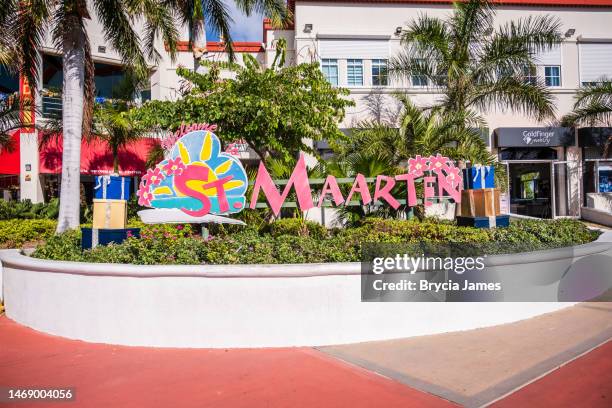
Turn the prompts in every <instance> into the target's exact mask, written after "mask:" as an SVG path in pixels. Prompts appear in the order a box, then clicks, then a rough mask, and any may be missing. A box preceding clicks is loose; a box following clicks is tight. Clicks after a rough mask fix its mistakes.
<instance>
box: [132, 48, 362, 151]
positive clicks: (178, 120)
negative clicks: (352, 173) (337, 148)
mask: <svg viewBox="0 0 612 408" xmlns="http://www.w3.org/2000/svg"><path fill="white" fill-rule="evenodd" d="M283 54H284V49H282V42H281V47H280V51H279V52H278V53H277V56H276V58H275V60H274V61H275V62H274V63H273V64H272V65H271V66H270V67H267V68H264V67H262V66H261V65H260V64H259V63H258V62H257V61H256V60H255V58H254V57H253V56H251V55H249V54H245V55H244V56H243V60H244V66H239V65H237V64H216V63H209V66H210V70H209V71H208V72H207V73H206V74H198V73H194V72H192V71H189V70H186V69H178V70H177V73H178V74H179V75H180V76H182V77H183V78H185V79H186V80H188V81H189V83H190V84H191V89H189V90H188V91H187V92H186V93H185V94H184V95H183V98H181V99H179V100H177V101H149V102H147V103H146V104H145V105H144V106H143V107H142V108H140V109H137V110H135V111H134V112H133V113H132V114H133V115H134V117H135V119H136V120H138V121H141V122H142V123H143V125H145V126H149V127H153V126H158V127H160V128H162V129H171V130H172V129H177V128H179V127H180V126H181V124H183V122H184V121H189V122H207V123H214V124H217V125H218V134H219V136H220V138H221V140H222V141H223V142H224V143H226V144H227V143H232V142H236V141H238V140H244V142H245V143H247V144H248V145H249V147H251V149H253V151H255V152H256V154H257V155H258V156H259V158H261V159H268V158H269V157H274V158H280V159H283V160H285V161H287V162H288V161H290V160H292V159H293V158H294V157H295V156H296V155H297V153H298V152H300V151H304V152H308V153H311V154H316V152H315V151H314V149H313V148H312V146H311V144H309V143H308V142H307V140H308V139H310V140H314V141H318V140H324V139H325V140H328V141H334V140H338V139H343V138H345V136H344V134H343V133H342V132H341V131H340V130H339V129H338V125H337V124H338V122H339V121H341V120H342V119H343V118H344V114H345V109H346V107H348V106H352V104H353V103H352V102H351V101H350V100H348V99H346V98H344V97H343V96H345V95H347V94H348V90H346V89H342V88H337V87H334V86H332V85H331V84H330V83H329V82H328V81H327V80H326V79H325V77H324V76H323V73H322V72H321V69H320V67H319V65H318V64H317V63H312V64H299V65H296V66H288V67H285V66H283V59H284V58H283ZM221 67H223V68H225V69H231V70H234V71H235V72H236V77H235V78H230V79H220V77H219V72H220V68H221Z"/></svg>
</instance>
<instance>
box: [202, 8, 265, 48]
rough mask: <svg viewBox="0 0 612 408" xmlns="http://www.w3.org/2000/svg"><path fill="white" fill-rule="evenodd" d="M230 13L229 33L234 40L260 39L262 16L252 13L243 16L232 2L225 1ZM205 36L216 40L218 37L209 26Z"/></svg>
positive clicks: (209, 39) (210, 39)
mask: <svg viewBox="0 0 612 408" xmlns="http://www.w3.org/2000/svg"><path fill="white" fill-rule="evenodd" d="M225 4H227V8H228V9H229V11H230V15H231V16H232V19H233V20H234V22H233V24H232V25H231V27H232V28H231V33H232V37H233V40H234V41H262V39H263V38H262V32H261V25H262V20H263V16H262V15H258V14H252V15H251V16H250V17H247V16H245V15H244V14H242V13H241V12H240V11H238V10H237V9H236V6H235V5H234V2H233V1H231V0H229V1H227V0H226V1H225ZM206 38H207V39H208V41H216V40H217V39H218V38H219V35H218V34H217V33H213V32H212V31H210V29H209V28H207V29H206Z"/></svg>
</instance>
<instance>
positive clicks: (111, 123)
mask: <svg viewBox="0 0 612 408" xmlns="http://www.w3.org/2000/svg"><path fill="white" fill-rule="evenodd" d="M129 108H130V102H129V101H126V100H114V101H108V102H104V103H101V104H96V106H95V108H94V120H93V133H92V137H93V138H95V139H98V140H101V141H102V142H104V143H105V144H106V145H107V146H108V148H109V150H110V151H111V153H112V155H113V173H115V174H118V173H119V150H120V149H122V148H125V147H126V146H127V145H128V144H130V143H132V142H135V141H137V140H140V139H142V138H143V137H144V136H145V133H146V129H144V128H141V127H139V126H138V124H137V123H135V122H134V121H133V120H131V119H130V117H129V116H128V115H127V114H126V113H127V111H128V110H129Z"/></svg>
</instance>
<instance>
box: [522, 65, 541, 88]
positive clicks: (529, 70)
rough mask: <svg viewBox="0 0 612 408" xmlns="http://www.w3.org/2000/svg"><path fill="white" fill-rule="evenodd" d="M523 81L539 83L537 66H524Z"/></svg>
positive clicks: (532, 83)
mask: <svg viewBox="0 0 612 408" xmlns="http://www.w3.org/2000/svg"><path fill="white" fill-rule="evenodd" d="M523 81H524V82H525V83H526V84H531V85H536V84H537V83H538V74H537V67H536V66H535V65H534V66H530V67H523Z"/></svg>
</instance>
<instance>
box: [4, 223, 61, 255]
mask: <svg viewBox="0 0 612 408" xmlns="http://www.w3.org/2000/svg"><path fill="white" fill-rule="evenodd" d="M56 225H57V222H56V221H54V220H3V221H0V248H17V247H20V246H21V245H23V244H24V243H26V242H30V241H43V240H45V239H47V238H49V237H51V236H52V235H53V233H54V232H55V226H56Z"/></svg>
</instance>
